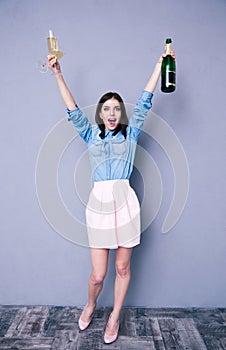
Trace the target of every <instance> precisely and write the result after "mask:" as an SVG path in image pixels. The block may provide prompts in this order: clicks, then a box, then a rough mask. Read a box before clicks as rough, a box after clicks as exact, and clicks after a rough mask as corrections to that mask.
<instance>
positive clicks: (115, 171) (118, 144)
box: [67, 90, 153, 182]
mask: <svg viewBox="0 0 226 350" xmlns="http://www.w3.org/2000/svg"><path fill="white" fill-rule="evenodd" d="M152 96H153V94H152V93H150V92H148V91H145V90H144V91H143V92H142V94H141V96H140V98H139V99H138V100H137V102H136V106H135V107H134V110H133V114H132V116H131V117H130V119H129V125H128V126H127V128H126V132H127V137H126V139H125V137H124V136H123V134H122V132H121V131H119V132H118V133H117V134H116V135H115V136H114V135H113V133H114V130H113V131H108V130H105V138H104V139H101V138H100V136H99V134H100V129H99V127H98V125H91V124H90V122H89V121H88V118H87V117H86V116H85V114H84V113H83V112H82V111H81V110H80V109H79V107H77V108H76V109H74V110H72V111H70V110H68V109H67V112H68V116H69V117H68V120H69V121H72V122H73V124H74V126H75V128H76V130H77V131H78V133H79V135H80V136H81V137H82V138H83V140H84V141H85V142H86V143H87V145H88V150H89V156H90V162H91V170H92V179H93V181H95V182H96V181H105V180H119V179H129V178H130V175H131V173H132V170H133V162H134V156H135V151H136V145H137V141H138V137H139V135H140V132H141V130H142V127H143V123H144V120H145V117H146V115H147V113H148V111H149V109H150V108H151V106H152V103H151V100H152Z"/></svg>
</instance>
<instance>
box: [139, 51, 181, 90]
mask: <svg viewBox="0 0 226 350" xmlns="http://www.w3.org/2000/svg"><path fill="white" fill-rule="evenodd" d="M170 54H171V55H172V56H173V58H176V56H175V53H174V51H171V52H170ZM164 56H165V54H163V55H161V56H160V57H159V60H158V62H157V63H156V65H155V68H154V70H153V73H152V75H151V77H150V79H149V80H148V82H147V84H146V85H145V88H144V90H146V91H149V92H151V93H152V94H153V93H154V91H155V88H156V85H157V83H158V80H159V77H160V74H161V66H162V60H163V57H164Z"/></svg>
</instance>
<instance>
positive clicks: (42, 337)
mask: <svg viewBox="0 0 226 350" xmlns="http://www.w3.org/2000/svg"><path fill="white" fill-rule="evenodd" d="M81 311H82V309H81V308H77V307H69V306H67V307H60V306H49V307H48V306H26V305H24V306H0V350H8V349H15V350H28V349H29V350H33V349H34V350H92V349H93V350H139V349H141V350H146V349H149V350H169V349H170V350H171V349H174V350H225V349H226V309H222V308H221V309H199V308H188V309H181V308H180V309H172V308H169V309H167V308H163V309H151V308H124V309H123V310H122V313H121V318H120V330H119V337H118V339H117V341H116V342H115V343H113V344H111V345H107V344H104V342H103V336H104V329H105V326H106V323H107V320H108V317H109V315H110V312H111V308H109V307H106V308H103V307H102V308H101V307H100V308H97V309H96V311H95V314H94V317H93V320H92V322H91V324H90V326H89V328H88V329H87V330H85V331H83V332H82V331H80V330H79V329H78V325H77V322H78V318H79V316H80V314H81Z"/></svg>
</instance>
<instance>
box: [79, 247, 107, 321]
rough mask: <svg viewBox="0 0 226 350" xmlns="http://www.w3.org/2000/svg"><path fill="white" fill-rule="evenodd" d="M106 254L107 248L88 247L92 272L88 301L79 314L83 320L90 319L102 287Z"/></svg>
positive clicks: (105, 269) (105, 267)
mask: <svg viewBox="0 0 226 350" xmlns="http://www.w3.org/2000/svg"><path fill="white" fill-rule="evenodd" d="M108 255H109V250H108V249H96V248H90V256H91V263H92V273H91V275H90V278H89V283H88V303H87V305H86V306H85V308H84V310H83V312H82V314H81V319H82V320H83V321H84V322H88V321H89V320H90V317H91V315H92V314H93V312H94V309H95V306H96V301H97V298H98V296H99V294H100V292H101V290H102V288H103V281H104V278H105V276H106V273H107V266H108Z"/></svg>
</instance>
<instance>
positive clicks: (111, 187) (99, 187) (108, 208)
mask: <svg viewBox="0 0 226 350" xmlns="http://www.w3.org/2000/svg"><path fill="white" fill-rule="evenodd" d="M86 223H87V230H88V239H89V246H90V247H92V248H109V249H115V248H118V247H125V248H132V247H134V246H136V245H138V244H139V243H140V234H141V227H140V204H139V201H138V199H137V196H136V194H135V192H134V190H133V189H132V187H131V186H130V184H129V180H107V181H99V182H94V186H93V189H92V191H91V193H90V196H89V201H88V204H87V207H86Z"/></svg>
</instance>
